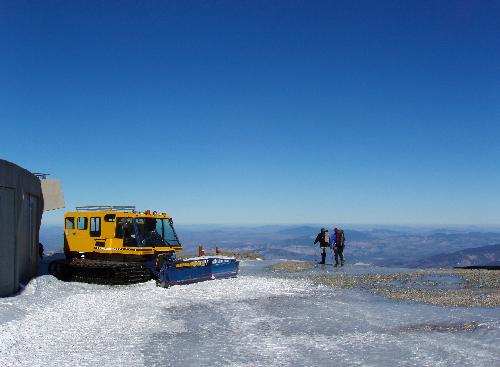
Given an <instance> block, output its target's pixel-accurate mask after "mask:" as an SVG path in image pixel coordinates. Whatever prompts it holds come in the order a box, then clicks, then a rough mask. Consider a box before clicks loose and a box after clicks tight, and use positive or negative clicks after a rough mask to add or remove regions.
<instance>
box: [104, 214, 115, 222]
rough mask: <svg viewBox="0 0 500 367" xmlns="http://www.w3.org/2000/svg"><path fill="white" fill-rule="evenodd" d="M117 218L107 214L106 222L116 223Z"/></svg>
mask: <svg viewBox="0 0 500 367" xmlns="http://www.w3.org/2000/svg"><path fill="white" fill-rule="evenodd" d="M115 217H116V215H114V214H106V215H105V216H104V221H105V222H114V221H115Z"/></svg>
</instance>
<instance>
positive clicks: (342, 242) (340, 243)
mask: <svg viewBox="0 0 500 367" xmlns="http://www.w3.org/2000/svg"><path fill="white" fill-rule="evenodd" d="M339 237H340V238H338V239H337V242H338V243H339V246H344V242H345V237H344V231H343V230H341V229H339Z"/></svg>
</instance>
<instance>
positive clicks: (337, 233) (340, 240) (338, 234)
mask: <svg viewBox="0 0 500 367" xmlns="http://www.w3.org/2000/svg"><path fill="white" fill-rule="evenodd" d="M330 242H331V243H330V245H331V246H332V247H333V254H334V255H335V266H339V257H340V266H344V246H345V236H344V231H343V230H341V229H339V228H335V229H334V230H333V236H332V239H331V241H330Z"/></svg>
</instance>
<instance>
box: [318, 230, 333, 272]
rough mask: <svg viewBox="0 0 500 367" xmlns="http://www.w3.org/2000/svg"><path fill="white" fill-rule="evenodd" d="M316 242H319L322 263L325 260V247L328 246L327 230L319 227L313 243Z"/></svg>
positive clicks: (328, 236)
mask: <svg viewBox="0 0 500 367" xmlns="http://www.w3.org/2000/svg"><path fill="white" fill-rule="evenodd" d="M318 242H319V247H320V249H321V262H320V264H324V263H325V260H326V249H327V248H328V244H329V242H330V235H329V234H328V230H326V229H324V228H321V232H319V233H318V235H317V236H316V239H315V240H314V244H316V243H318Z"/></svg>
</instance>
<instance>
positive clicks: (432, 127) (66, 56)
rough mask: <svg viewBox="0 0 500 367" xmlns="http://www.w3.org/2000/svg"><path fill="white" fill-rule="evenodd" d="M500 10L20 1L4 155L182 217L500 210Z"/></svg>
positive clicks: (495, 217)
mask: <svg viewBox="0 0 500 367" xmlns="http://www.w3.org/2000/svg"><path fill="white" fill-rule="evenodd" d="M499 19H500V2H493V1H492V2H489V1H421V0H419V1H377V2H375V1H350V0H349V1H335V2H333V1H332V2H310V1H282V2H276V1H216V2H215V1H214V2H211V1H199V2H196V1H170V2H154V1H120V2H113V1H105V2H90V1H82V2H79V1H70V2H62V1H44V2H40V1H34V2H26V1H14V2H7V1H3V2H0V47H1V48H0V49H1V56H2V57H0V125H1V140H0V157H1V158H3V159H7V160H10V161H13V162H15V163H17V164H19V165H21V166H24V167H26V168H28V169H29V170H32V171H45V172H50V173H51V174H52V175H53V176H55V177H58V178H60V179H62V181H63V185H64V189H65V194H66V202H67V206H68V208H72V207H74V206H76V205H88V204H135V205H138V206H139V207H141V208H157V209H159V210H162V211H163V210H165V211H168V212H170V213H171V214H173V215H174V217H175V219H176V220H177V222H181V223H304V222H307V223H313V222H314V223H318V222H326V223H335V222H343V223H345V222H350V223H381V224H389V223H394V224H469V223H470V224H495V223H499V222H500V210H499V209H500V195H499V188H500V148H499V141H500V41H499V40H500V21H499ZM61 215H62V212H61V211H58V212H54V213H50V214H47V215H46V216H45V221H46V222H53V221H56V222H57V221H59V220H60V217H61Z"/></svg>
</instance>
